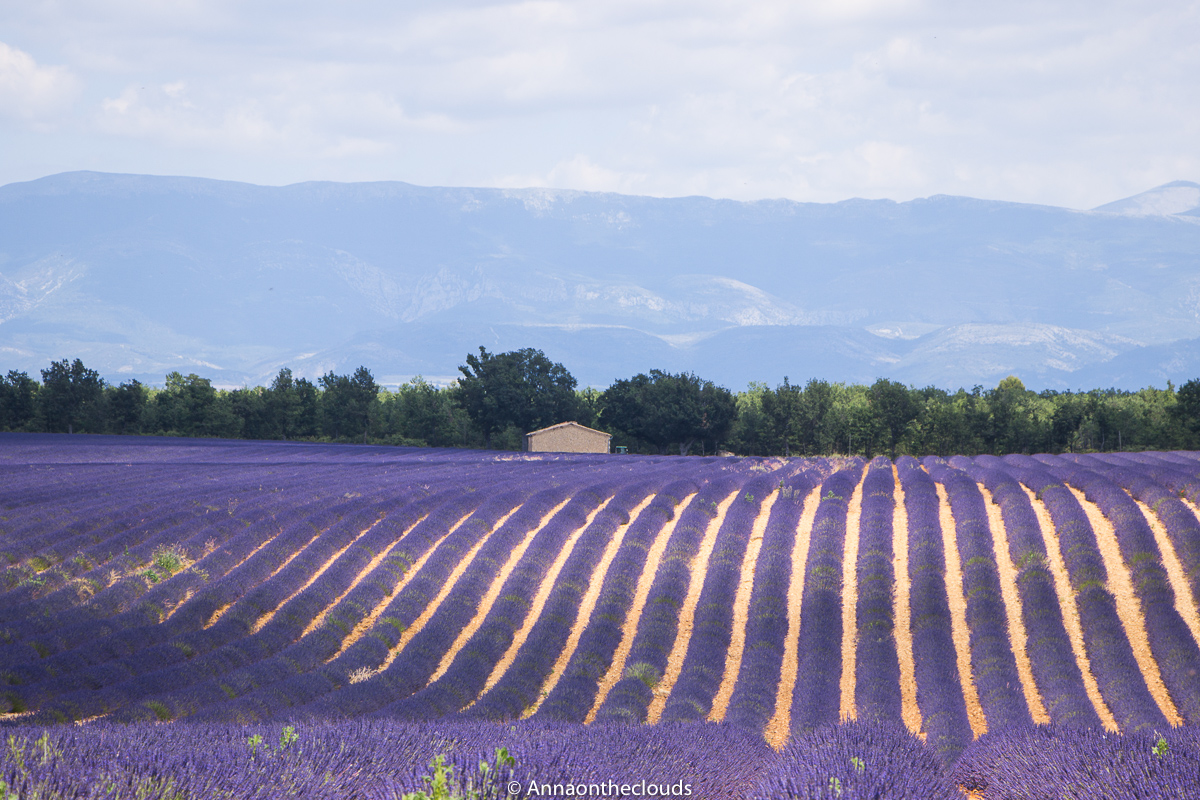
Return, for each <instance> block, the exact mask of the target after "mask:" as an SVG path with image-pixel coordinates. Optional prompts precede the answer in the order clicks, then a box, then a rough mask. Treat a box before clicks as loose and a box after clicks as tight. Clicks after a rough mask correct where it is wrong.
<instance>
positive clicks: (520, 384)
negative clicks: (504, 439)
mask: <svg viewBox="0 0 1200 800" xmlns="http://www.w3.org/2000/svg"><path fill="white" fill-rule="evenodd" d="M458 370H459V372H461V373H462V377H461V378H459V379H458V385H457V387H456V388H455V394H456V397H457V400H458V403H459V404H460V405H461V406H462V408H463V409H464V410H465V411H466V412H467V415H468V416H469V417H470V418H471V420H472V421H473V422H474V423H475V424H476V425H477V426H478V427H479V429H480V431H482V432H483V435H484V436H486V437H487V439H488V443H489V445H490V444H491V441H492V437H493V436H494V435H495V434H496V433H499V432H500V431H503V430H505V429H507V428H509V427H513V428H516V429H517V430H519V431H521V432H522V433H527V432H529V431H531V430H536V429H538V428H544V427H546V426H547V425H554V424H557V423H559V422H567V421H568V420H573V419H575V418H576V417H577V416H578V411H579V410H580V409H579V400H578V398H577V397H576V395H575V378H574V377H572V376H571V373H570V372H568V371H567V369H566V367H564V366H563V365H562V364H559V363H556V362H554V361H551V360H550V359H549V358H547V357H546V354H545V353H543V352H542V351H541V350H535V349H533V348H532V347H526V348H525V349H523V350H513V351H511V352H508V353H495V354H493V353H489V352H488V351H487V350H486V349H485V348H483V347H480V348H479V355H477V356H476V355H473V354H472V355H468V356H467V363H466V364H465V365H463V366H460V367H459V368H458Z"/></svg>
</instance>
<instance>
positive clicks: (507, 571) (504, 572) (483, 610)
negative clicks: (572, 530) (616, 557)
mask: <svg viewBox="0 0 1200 800" xmlns="http://www.w3.org/2000/svg"><path fill="white" fill-rule="evenodd" d="M569 502H571V498H570V497H568V498H566V499H565V500H563V501H562V502H561V503H559V504H558V505H556V506H555V507H554V508H552V509H550V510H549V511H547V512H546V514H545V516H543V517H542V518H541V519H540V520H538V524H537V525H534V526H533V527H532V528H531V529H530V531H529V532H528V533H526V534H525V538H524V539H522V540H521V542H520V543H519V544H518V545H517V546H516V547H514V548H513V549H512V552H511V553H509V554H508V559H507V560H505V562H504V564H503V565H502V566H501V567H500V571H499V572H498V573H496V577H495V578H493V579H492V585H491V586H489V587H488V590H487V591H486V592H484V594H483V597H481V598H479V606H478V607H477V608H476V609H475V616H474V617H472V618H471V621H470V622H468V623H467V624H466V626H465V627H464V628H463V629H462V630H461V631H459V633H458V636H457V637H456V638H455V639H454V642H453V644H451V645H450V647H449V648H447V649H446V652H445V654H444V655H443V656H442V660H441V662H440V663H439V664H438V667H437V669H436V670H434V673H433V675H431V676H429V683H430V684H432V683H434V682H435V681H437V679H438V678H440V677H442V676H443V675H445V674H446V670H448V669H450V665H451V664H453V663H454V659H455V658H456V657H457V656H458V652H459V651H460V650H462V648H463V645H465V644H466V643H467V642H468V641H469V640H470V638H471V637H472V636H474V635H475V632H476V631H477V630H479V626H480V625H482V624H483V620H484V618H486V617H487V615H488V612H489V611H491V610H492V606H493V605H495V603H496V598H497V597H499V596H500V592H501V591H503V589H504V582H505V581H507V580H508V576H509V575H511V574H512V572H513V570H514V569H516V568H517V564H518V563H519V562H520V560H521V558H522V557H523V556H524V555H525V551H527V550H528V549H529V545H531V544H532V543H533V540H534V538H535V537H536V536H537V535H538V534H539V533H541V532H542V529H543V528H545V527H546V526H547V525H548V524H550V520H552V519H554V517H555V515H556V514H558V512H560V511H562V510H563V508H565V507H566V505H567V503H569ZM497 527H499V526H497ZM579 530H583V529H582V528H580V529H579Z"/></svg>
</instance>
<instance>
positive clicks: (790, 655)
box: [763, 485, 821, 750]
mask: <svg viewBox="0 0 1200 800" xmlns="http://www.w3.org/2000/svg"><path fill="white" fill-rule="evenodd" d="M820 502H821V487H820V486H819V485H818V486H816V487H814V488H813V490H812V491H811V492H809V493H808V497H806V498H804V509H803V511H801V512H800V521H799V522H798V523H797V524H796V539H795V541H794V542H793V544H792V578H791V581H790V582H789V583H788V593H787V609H788V626H787V636H786V638H785V639H784V640H783V663H782V665H781V667H780V671H779V687H778V688H777V689H776V691H775V714H774V715H773V716H772V717H771V721H770V722H768V723H767V727H766V730H765V731H763V735H764V736H765V737H766V740H767V742H768V743H770V745H771V746H772V747H774V748H775V749H776V750H780V749H782V748H783V746H784V745H785V744H787V740H788V737H789V736H790V735H791V732H792V693H793V692H795V690H796V679H797V677H798V676H797V674H796V673H797V672H799V671H800V656H799V650H800V603H801V601H802V600H803V599H804V575H805V572H804V569H805V567H806V566H807V565H808V545H809V543H810V542H811V541H812V529H813V520H814V519H816V516H817V505H818V504H819V503H820Z"/></svg>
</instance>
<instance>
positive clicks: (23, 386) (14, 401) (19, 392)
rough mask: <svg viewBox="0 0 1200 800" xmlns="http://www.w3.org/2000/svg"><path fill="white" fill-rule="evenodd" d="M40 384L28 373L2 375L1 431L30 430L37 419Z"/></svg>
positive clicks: (0, 383)
mask: <svg viewBox="0 0 1200 800" xmlns="http://www.w3.org/2000/svg"><path fill="white" fill-rule="evenodd" d="M38 388H39V387H38V382H37V381H35V380H34V379H33V378H31V377H29V375H28V374H27V373H24V372H17V371H16V370H9V372H8V375H0V430H6V431H19V430H28V429H29V428H31V427H32V426H33V425H34V421H35V419H36V417H37V395H38Z"/></svg>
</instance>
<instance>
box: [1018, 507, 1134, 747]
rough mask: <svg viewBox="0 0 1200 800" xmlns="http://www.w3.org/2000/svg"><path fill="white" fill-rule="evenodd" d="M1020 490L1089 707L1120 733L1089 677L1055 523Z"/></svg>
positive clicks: (1107, 726)
mask: <svg viewBox="0 0 1200 800" xmlns="http://www.w3.org/2000/svg"><path fill="white" fill-rule="evenodd" d="M1021 488H1022V489H1023V490H1024V491H1025V494H1026V495H1028V497H1029V502H1030V504H1031V505H1033V513H1034V516H1036V517H1037V521H1038V528H1040V529H1041V532H1042V541H1043V542H1044V543H1045V545H1046V559H1047V560H1048V561H1049V562H1050V563H1049V565H1048V566H1049V567H1050V574H1051V575H1053V576H1054V592H1055V594H1057V595H1058V605H1059V607H1060V608H1062V617H1063V627H1064V628H1066V630H1067V638H1068V639H1070V641H1071V650H1073V651H1074V653H1075V665H1076V666H1077V667H1079V673H1080V675H1082V676H1083V688H1084V691H1086V692H1087V696H1088V698H1089V699H1090V700H1091V701H1092V708H1094V709H1096V715H1097V716H1099V717H1100V721H1101V722H1102V723H1103V724H1104V729H1105V730H1108V731H1112V732H1113V733H1116V732H1117V731H1118V730H1119V728H1118V726H1117V718H1116V717H1114V716H1113V713H1112V711H1111V710H1110V709H1109V707H1108V703H1106V702H1104V696H1103V695H1101V694H1100V685H1099V684H1097V683H1096V676H1095V675H1093V674H1092V664H1091V662H1090V661H1089V660H1088V654H1087V646H1086V645H1085V644H1084V641H1083V625H1082V624H1081V623H1080V621H1079V606H1078V605H1076V603H1075V590H1074V588H1073V587H1072V586H1071V577H1070V575H1069V574H1068V573H1067V565H1066V562H1065V561H1063V556H1062V550H1061V549H1059V546H1058V533H1057V532H1056V531H1055V530H1054V520H1053V519H1052V518H1051V516H1050V512H1049V511H1047V510H1046V506H1045V504H1044V503H1042V501H1041V500H1039V499H1038V497H1037V495H1036V494H1034V492H1033V490H1032V489H1030V488H1029V487H1027V486H1024V485H1022V486H1021Z"/></svg>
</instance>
